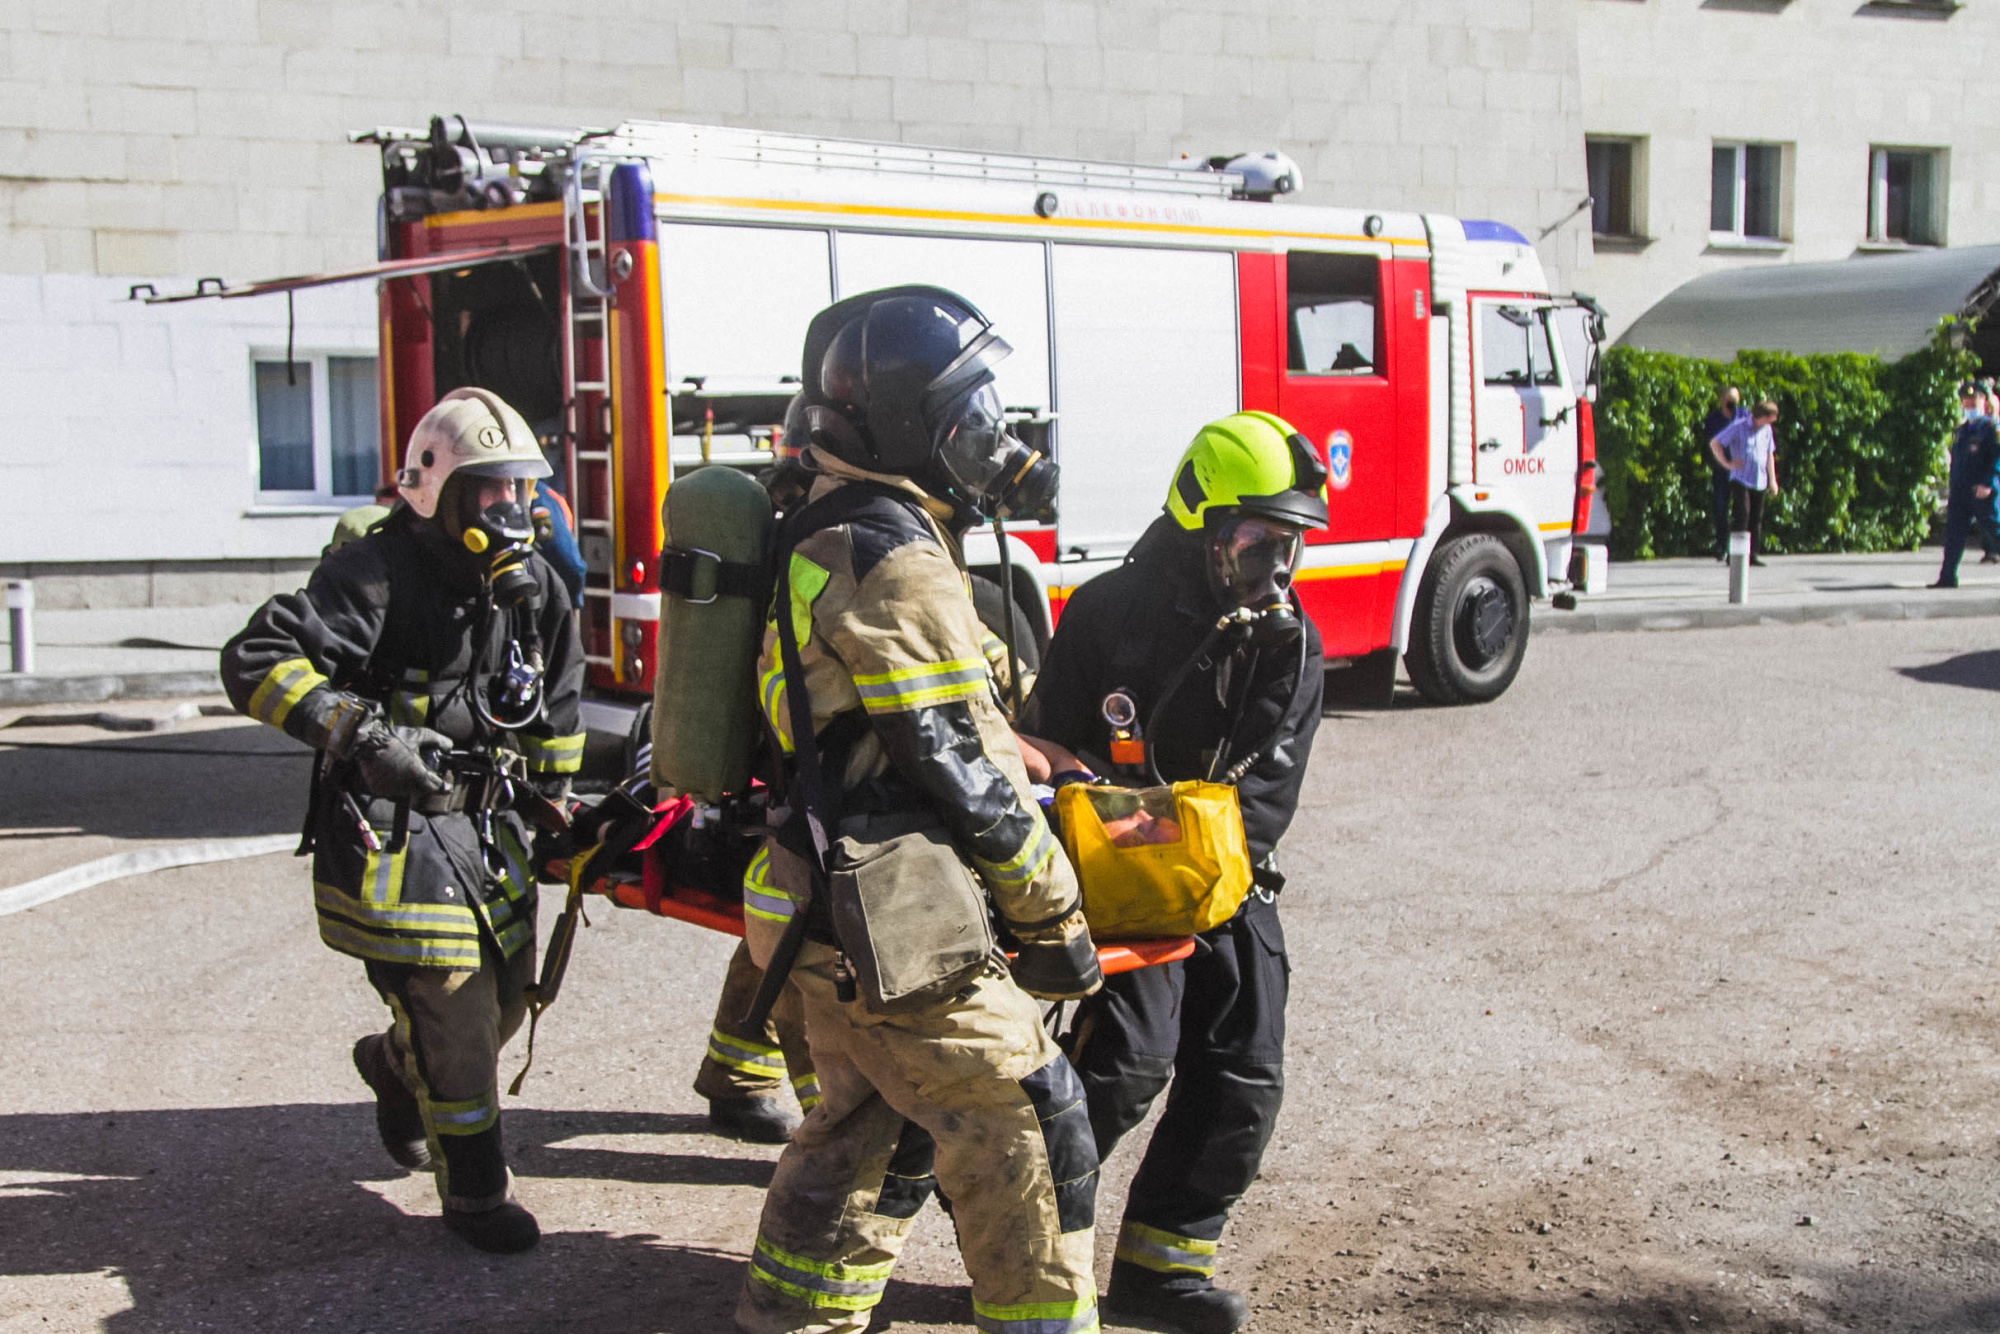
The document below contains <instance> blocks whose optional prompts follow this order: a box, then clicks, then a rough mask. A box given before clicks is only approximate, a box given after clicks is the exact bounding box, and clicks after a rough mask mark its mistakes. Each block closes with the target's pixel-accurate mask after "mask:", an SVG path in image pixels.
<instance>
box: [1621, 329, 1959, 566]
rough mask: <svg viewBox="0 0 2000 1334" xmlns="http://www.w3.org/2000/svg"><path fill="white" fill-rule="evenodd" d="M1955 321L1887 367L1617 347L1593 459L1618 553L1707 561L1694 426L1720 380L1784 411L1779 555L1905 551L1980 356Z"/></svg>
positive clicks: (1835, 357)
mask: <svg viewBox="0 0 2000 1334" xmlns="http://www.w3.org/2000/svg"><path fill="white" fill-rule="evenodd" d="M1951 323H1952V322H1951V321H1949V320H1946V321H1944V322H1942V323H1941V324H1940V325H1939V326H1938V330H1937V332H1936V333H1935V334H1933V335H1932V337H1931V340H1930V342H1929V343H1928V344H1926V345H1925V346H1924V347H1922V348H1920V349H1918V350H1917V351H1915V352H1913V353H1911V354H1910V355H1909V356H1907V357H1904V358H1903V359H1902V360H1901V361H1898V362H1895V363H1893V364H1891V363H1888V362H1885V361H1883V360H1882V359H1881V358H1880V357H1869V356H1862V355H1860V354H1858V353H1852V352H1841V353H1830V354H1825V355H1818V356H1807V357H1800V356H1793V355H1791V354H1790V353H1785V352H1741V353H1738V354H1737V357H1736V360H1735V361H1731V362H1721V361H1708V360H1704V359H1701V358H1698V357H1679V356H1674V355H1672V354H1670V353H1665V352H1641V351H1639V350H1637V349H1634V348H1625V347H1614V348H1611V349H1610V350H1608V351H1607V352H1606V353H1605V355H1604V383H1603V390H1602V392H1601V393H1600V394H1599V395H1598V404H1597V412H1596V417H1597V457H1598V459H1599V461H1600V462H1601V463H1602V464H1603V465H1604V469H1605V474H1606V475H1605V503H1606V505H1607V506H1608V507H1609V508H1610V511H1611V548H1612V552H1613V554H1615V555H1617V556H1620V557H1631V558H1636V559H1640V560H1650V559H1653V558H1655V557H1659V556H1690V555H1707V554H1708V553H1709V552H1710V551H1711V550H1712V549H1713V546H1714V543H1715V525H1714V521H1713V520H1712V519H1711V517H1710V514H1709V504H1710V498H1709V497H1710V491H1709V470H1708V464H1707V462H1706V459H1707V456H1708V450H1707V441H1705V440H1702V439H1700V438H1699V437H1700V435H1701V423H1702V419H1703V418H1704V417H1705V416H1707V414H1708V410H1709V408H1710V407H1712V406H1713V405H1714V403H1715V400H1716V396H1717V395H1718V394H1719V393H1721V391H1722V389H1723V388H1724V387H1725V386H1727V385H1732V384H1733V385H1735V386H1737V387H1738V388H1739V389H1741V390H1742V391H1743V401H1744V403H1745V404H1746V405H1747V404H1751V403H1755V402H1756V401H1757V400H1759V399H1764V398H1768V399H1772V400H1773V401H1775V402H1776V403H1777V405H1778V413H1779V416H1778V426H1777V434H1778V481H1779V483H1780V484H1781V485H1782V486H1783V488H1784V490H1783V491H1782V492H1781V493H1780V494H1779V495H1778V496H1776V497H1775V498H1774V499H1773V500H1772V501H1771V502H1770V504H1769V505H1768V506H1767V507H1766V509H1765V511H1764V533H1765V544H1766V546H1767V547H1768V548H1769V549H1771V550H1773V551H1899V550H1900V551H1909V550H1913V549H1915V547H1916V546H1917V544H1918V543H1920V542H1922V541H1923V539H1924V535H1925V533H1926V532H1928V531H1929V528H1930V521H1931V515H1932V513H1933V512H1934V511H1935V510H1936V508H1937V504H1938V497H1939V495H1940V492H1941V488H1942V486H1943V483H1944V480H1945V469H1946V452H1945V448H1944V446H1945V445H1946V444H1948V442H1949V441H1950V438H1951V432H1952V428H1953V427H1954V426H1955V425H1957V423H1958V417H1959V411H1958V399H1957V396H1956V394H1955V392H1954V391H1955V390H1956V387H1957V383H1958V381H1959V380H1961V379H1963V378H1965V377H1966V376H1968V375H1972V374H1976V373H1977V368H1978V362H1977V359H1976V358H1975V357H1974V356H1973V355H1972V354H1971V353H1970V352H1967V351H1964V350H1963V349H1961V348H1958V347H1955V346H1954V345H1953V344H1954V341H1955V340H1954V338H1953V336H1952V335H1953V331H1952V328H1951Z"/></svg>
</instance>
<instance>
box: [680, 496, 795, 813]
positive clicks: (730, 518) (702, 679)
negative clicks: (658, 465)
mask: <svg viewBox="0 0 2000 1334" xmlns="http://www.w3.org/2000/svg"><path fill="white" fill-rule="evenodd" d="M771 524H772V508H771V498H770V496H769V495H767V494H766V493H765V491H764V488H763V487H762V486H760V485H758V484H757V483H756V482H755V481H753V480H752V479H751V478H750V477H748V476H746V475H745V474H743V473H740V472H737V471H736V470H735V469H733V468H726V467H708V468H701V469H698V470H696V471H694V472H691V473H688V474H687V475H685V476H683V477H681V478H679V479H677V480H675V481H674V483H673V484H672V485H670V486H669V487H668V488H667V498H666V501H665V502H664V503H663V504H662V505H661V506H660V526H661V527H662V529H663V530H664V531H665V533H666V546H667V553H666V555H665V556H663V557H662V560H661V581H660V582H661V587H662V590H663V591H662V593H661V596H660V628H659V648H658V657H659V667H658V671H657V674H656V675H655V676H654V678H653V772H652V777H653V782H654V784H655V785H657V786H659V787H661V788H663V789H664V788H671V789H673V790H674V791H675V792H679V793H682V794H685V795H687V796H690V797H693V798H694V799H695V800H697V801H703V802H714V801H717V800H719V799H721V798H722V797H724V796H726V795H729V794H732V793H737V792H741V791H743V790H744V789H745V788H747V787H748V786H749V783H750V768H751V764H752V762H753V760H754V759H755V757H756V753H757V748H758V746H759V745H760V744H761V741H762V727H763V724H762V721H761V719H760V718H759V715H758V711H757V682H756V678H757V654H758V651H759V649H760V648H761V646H762V642H763V635H764V614H765V612H766V610H768V608H767V607H766V605H765V603H766V601H767V600H768V593H767V592H766V593H765V594H764V595H762V596H759V595H757V594H754V593H752V592H751V591H749V590H750V588H752V587H755V588H761V589H764V590H768V588H769V586H770V582H769V579H768V578H759V577H757V576H758V575H759V573H760V572H761V571H762V570H763V567H764V562H765V560H766V553H767V552H768V551H769V549H770V540H771ZM670 563H672V564H675V565H677V566H678V567H679V568H681V569H684V570H686V571H687V578H686V580H685V582H683V581H681V580H680V579H675V580H672V581H671V583H672V585H673V589H674V591H666V590H668V589H669V585H670V580H669V579H668V577H667V576H668V566H669V564H670Z"/></svg>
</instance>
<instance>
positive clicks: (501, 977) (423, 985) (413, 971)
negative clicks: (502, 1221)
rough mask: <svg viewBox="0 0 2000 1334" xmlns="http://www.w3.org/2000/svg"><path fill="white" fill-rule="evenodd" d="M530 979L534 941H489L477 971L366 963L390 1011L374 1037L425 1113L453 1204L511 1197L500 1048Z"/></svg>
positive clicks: (496, 1202) (476, 1206)
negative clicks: (515, 946)
mask: <svg viewBox="0 0 2000 1334" xmlns="http://www.w3.org/2000/svg"><path fill="white" fill-rule="evenodd" d="M482 934H483V933H482ZM534 978H535V947H534V944H533V943H532V941H531V942H530V943H529V944H527V945H525V946H523V947H522V948H520V949H519V950H516V951H515V953H514V956H513V957H512V958H511V959H510V958H503V957H502V956H501V953H500V951H499V950H498V949H496V948H495V947H494V945H493V943H492V942H491V941H484V942H483V943H482V946H481V949H480V965H479V967H478V969H476V970H472V969H457V968H417V967H411V966H409V965H407V964H393V963H381V962H378V961H375V960H370V961H369V963H368V980H369V981H370V982H372V983H374V985H375V990H376V991H377V992H379V993H381V996H382V999H383V1001H384V1002H385V1003H386V1004H387V1005H388V1007H389V1012H390V1014H391V1015H392V1016H393V1019H392V1022H391V1023H390V1025H389V1030H388V1032H386V1033H383V1034H382V1035H381V1036H380V1037H378V1038H377V1039H376V1041H378V1042H381V1043H383V1044H385V1048H384V1053H385V1054H386V1055H387V1056H388V1058H389V1065H390V1067H391V1068H392V1069H394V1070H395V1071H396V1073H397V1075H398V1076H400V1077H401V1079H402V1081H403V1083H404V1084H405V1085H406V1086H408V1088H409V1090H410V1092H411V1093H412V1094H413V1095H415V1097H416V1100H417V1108H418V1110H419V1111H421V1112H422V1113H423V1118H424V1134H425V1136H426V1137H427V1138H428V1139H429V1141H430V1148H431V1160H432V1161H433V1162H435V1163H436V1164H437V1165H438V1166H437V1190H438V1197H439V1198H440V1199H441V1200H443V1201H444V1206H445V1208H447V1209H456V1210H460V1211H462V1212H465V1213H481V1212H484V1211H485V1210H488V1209H497V1208H499V1207H500V1206H501V1205H502V1204H505V1203H506V1202H507V1194H508V1190H509V1187H510V1184H511V1177H510V1175H509V1173H508V1171H507V1154H506V1150H505V1149H504V1148H503V1147H502V1145H501V1142H500V1076H499V1064H500V1049H501V1048H502V1047H504V1046H506V1045H507V1040H508V1039H509V1038H511V1037H513V1036H514V1034H515V1032H516V1031H517V1030H519V1029H520V1027H521V1020H522V1019H523V1017H525V1016H526V1014H527V1010H528V1006H527V1002H526V1000H525V999H524V998H523V995H522V993H523V991H524V990H525V989H526V987H527V986H528V984H529V983H530V982H532V981H534Z"/></svg>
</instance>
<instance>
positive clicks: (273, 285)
mask: <svg viewBox="0 0 2000 1334" xmlns="http://www.w3.org/2000/svg"><path fill="white" fill-rule="evenodd" d="M556 248H557V247H556V246H555V245H554V244H548V245H507V244H501V245H493V246H481V247H479V248H477V249H474V250H458V251H454V252H452V253H451V254H448V255H419V256H417V257H415V258H413V259H385V260H382V261H380V262H379V263H375V264H363V265H360V266H358V267H356V268H352V269H335V270H333V271H332V272H330V273H309V274H302V275H300V276H298V277H294V278H266V279H263V280H261V281H259V282H252V283H242V284H239V285H238V286H235V287H231V286H230V285H229V284H228V283H225V282H224V281H223V280H222V279H220V278H203V279H201V280H200V281H199V282H197V283H196V284H195V289H194V291H192V292H169V293H166V294H165V295H162V294H161V293H159V292H158V291H156V290H154V287H153V284H151V283H133V284H132V290H131V292H130V293H129V294H128V296H127V299H128V300H132V301H142V302H144V303H145V304H147V305H149V306H157V305H164V304H167V303H170V302H175V301H200V300H203V299H205V298H207V297H219V298H224V299H226V298H229V297H238V296H270V295H272V294H273V293H277V292H297V291H300V290H302V289H304V288H307V287H330V286H332V285H333V284H335V283H352V282H361V281H364V280H369V279H376V280H379V279H384V278H414V277H416V276H418V275H419V274H425V273H444V272H447V271H449V270H453V269H468V268H472V267H474V266H476V265H480V264H498V263H502V262H504V261H509V260H517V259H526V258H527V257H528V256H530V255H541V254H547V253H549V252H551V251H553V250H555V249H556Z"/></svg>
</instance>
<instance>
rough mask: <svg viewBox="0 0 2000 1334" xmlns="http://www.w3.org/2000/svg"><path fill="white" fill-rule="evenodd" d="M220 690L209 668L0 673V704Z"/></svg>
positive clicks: (91, 700)
mask: <svg viewBox="0 0 2000 1334" xmlns="http://www.w3.org/2000/svg"><path fill="white" fill-rule="evenodd" d="M221 693H222V677H221V676H220V674H218V673H216V672H213V671H201V672H108V673H101V674H100V673H90V674H87V675H80V676H14V675H11V674H6V675H0V708H6V707H10V706H13V705H20V704H95V703H97V702H98V701H99V700H107V699H182V698H186V697H189V696H196V695H220V694H221Z"/></svg>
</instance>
